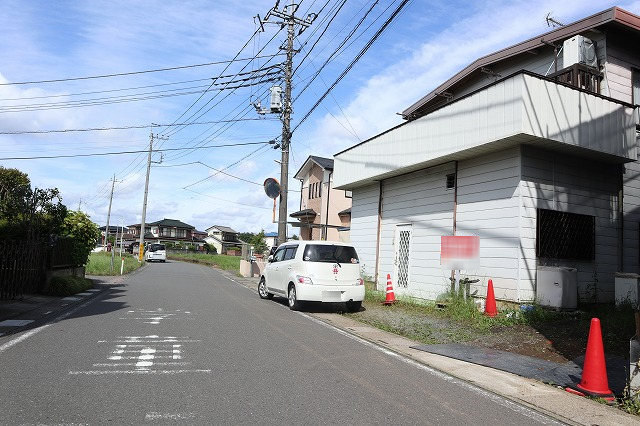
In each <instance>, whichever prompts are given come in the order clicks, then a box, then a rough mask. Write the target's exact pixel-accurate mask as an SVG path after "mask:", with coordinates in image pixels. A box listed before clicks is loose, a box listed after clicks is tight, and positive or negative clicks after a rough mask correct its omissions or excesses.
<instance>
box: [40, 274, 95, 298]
mask: <svg viewBox="0 0 640 426" xmlns="http://www.w3.org/2000/svg"><path fill="white" fill-rule="evenodd" d="M91 287H93V282H92V281H91V280H89V279H87V278H82V277H71V276H69V277H53V278H51V283H50V284H49V291H48V294H50V295H51V296H71V295H74V294H76V293H82V292H83V291H85V290H88V289H90V288H91Z"/></svg>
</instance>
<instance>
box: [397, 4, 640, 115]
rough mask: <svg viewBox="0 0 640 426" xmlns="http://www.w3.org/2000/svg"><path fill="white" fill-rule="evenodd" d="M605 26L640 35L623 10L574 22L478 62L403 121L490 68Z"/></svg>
mask: <svg viewBox="0 0 640 426" xmlns="http://www.w3.org/2000/svg"><path fill="white" fill-rule="evenodd" d="M605 24H609V25H618V26H622V27H626V28H630V29H633V30H636V31H640V17H639V16H636V15H634V14H632V13H630V12H627V11H626V10H624V9H620V8H619V7H612V8H611V9H607V10H604V11H602V12H599V13H596V14H595V15H592V16H589V17H587V18H584V19H581V20H579V21H576V22H573V23H571V24H569V25H565V26H562V27H559V28H555V29H553V30H551V31H549V32H547V33H544V34H542V35H539V36H537V37H533V38H531V39H529V40H526V41H523V42H521V43H518V44H515V45H513V46H510V47H507V48H505V49H502V50H499V51H497V52H494V53H491V54H489V55H486V56H483V57H481V58H479V59H476V60H475V61H474V62H472V63H471V64H469V65H468V66H467V67H465V68H463V69H462V70H461V71H460V72H458V73H457V74H455V75H454V76H453V77H451V78H449V79H448V80H447V81H445V82H444V83H442V84H441V85H440V86H438V87H436V88H435V89H434V90H432V91H431V92H429V93H428V94H427V95H426V96H424V97H423V98H422V99H420V100H419V101H417V102H415V103H414V104H413V105H411V106H410V107H408V108H407V109H405V110H404V111H402V117H403V118H404V119H407V120H413V119H416V118H418V117H421V116H423V115H425V114H427V113H428V112H429V111H430V108H433V107H434V106H435V105H434V104H437V103H438V101H440V100H442V99H443V98H442V96H441V95H442V94H443V93H445V92H450V89H451V88H452V87H453V86H455V85H456V84H458V83H460V82H462V81H463V80H465V79H467V78H469V77H470V76H471V75H472V74H474V73H476V72H481V70H482V68H483V67H487V66H488V65H490V64H493V63H496V62H500V61H502V60H505V59H508V58H511V57H513V56H516V55H519V54H522V53H525V52H534V51H535V49H537V48H541V47H544V46H548V45H550V44H554V43H556V42H561V41H564V40H565V39H567V38H569V37H572V36H574V35H576V34H579V33H582V32H584V31H587V30H590V29H594V28H596V27H601V26H603V25H605Z"/></svg>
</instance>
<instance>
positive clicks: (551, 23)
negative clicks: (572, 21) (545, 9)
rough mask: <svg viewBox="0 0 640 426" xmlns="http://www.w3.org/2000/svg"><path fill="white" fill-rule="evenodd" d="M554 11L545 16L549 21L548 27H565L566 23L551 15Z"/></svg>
mask: <svg viewBox="0 0 640 426" xmlns="http://www.w3.org/2000/svg"><path fill="white" fill-rule="evenodd" d="M552 13H553V12H549V13H547V16H546V18H545V21H547V26H548V27H552V28H555V27H564V24H563V23H562V22H560V21H558V20H556V19H555V18H553V17H552V16H551V14H552Z"/></svg>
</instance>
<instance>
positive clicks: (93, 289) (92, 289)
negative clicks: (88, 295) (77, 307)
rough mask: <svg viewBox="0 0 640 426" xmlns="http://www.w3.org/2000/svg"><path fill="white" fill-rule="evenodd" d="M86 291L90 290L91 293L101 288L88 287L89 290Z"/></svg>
mask: <svg viewBox="0 0 640 426" xmlns="http://www.w3.org/2000/svg"><path fill="white" fill-rule="evenodd" d="M87 291H90V292H92V293H95V292H96V291H102V290H100V289H99V288H90V289H89V290H87Z"/></svg>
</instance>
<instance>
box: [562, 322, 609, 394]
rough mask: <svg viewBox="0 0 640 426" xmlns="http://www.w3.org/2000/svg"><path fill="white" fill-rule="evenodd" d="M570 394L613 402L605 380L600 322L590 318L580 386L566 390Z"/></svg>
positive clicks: (605, 365)
mask: <svg viewBox="0 0 640 426" xmlns="http://www.w3.org/2000/svg"><path fill="white" fill-rule="evenodd" d="M566 390H567V392H571V393H574V394H577V395H581V396H586V395H589V396H595V397H598V398H603V399H605V400H607V401H614V400H615V397H614V395H613V392H611V389H609V380H608V379H607V364H606V362H605V360H604V346H603V345H602V331H601V330H600V320H599V319H598V318H591V326H590V328H589V338H588V339H587V353H586V355H585V356H584V366H583V368H582V380H581V381H580V384H578V385H576V386H571V387H568V388H566Z"/></svg>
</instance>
